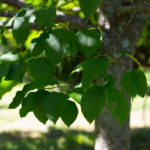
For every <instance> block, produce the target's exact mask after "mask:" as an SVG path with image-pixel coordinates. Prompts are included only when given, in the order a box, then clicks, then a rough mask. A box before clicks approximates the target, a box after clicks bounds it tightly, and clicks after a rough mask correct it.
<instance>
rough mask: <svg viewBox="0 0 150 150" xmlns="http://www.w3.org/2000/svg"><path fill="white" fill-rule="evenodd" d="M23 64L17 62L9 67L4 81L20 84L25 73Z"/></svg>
mask: <svg viewBox="0 0 150 150" xmlns="http://www.w3.org/2000/svg"><path fill="white" fill-rule="evenodd" d="M26 66H27V65H26V64H25V62H23V61H21V62H17V63H14V64H11V65H10V69H9V72H8V74H7V76H6V80H14V81H17V82H22V80H23V77H24V74H25V71H26Z"/></svg>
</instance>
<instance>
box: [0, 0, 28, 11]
mask: <svg viewBox="0 0 150 150" xmlns="http://www.w3.org/2000/svg"><path fill="white" fill-rule="evenodd" d="M0 2H1V3H6V4H8V5H11V6H13V7H16V8H18V9H20V8H22V7H23V6H25V5H26V3H24V2H21V1H20V0H0Z"/></svg>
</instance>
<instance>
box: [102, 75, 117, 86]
mask: <svg viewBox="0 0 150 150" xmlns="http://www.w3.org/2000/svg"><path fill="white" fill-rule="evenodd" d="M104 80H105V81H106V82H107V83H106V84H105V89H111V88H112V87H114V86H115V80H114V78H113V76H112V75H107V76H106V77H105V78H104Z"/></svg>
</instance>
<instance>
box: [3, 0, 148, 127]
mask: <svg viewBox="0 0 150 150" xmlns="http://www.w3.org/2000/svg"><path fill="white" fill-rule="evenodd" d="M64 3H65V4H66V5H67V4H72V5H73V6H75V5H79V6H80V8H81V11H80V13H82V14H84V15H82V17H85V18H86V19H87V20H89V19H90V18H92V15H93V14H94V13H96V11H95V10H96V8H97V7H98V6H99V4H100V0H93V1H91V0H88V1H86V2H85V1H84V0H80V1H79V4H75V3H74V2H72V1H70V2H64ZM46 4H47V3H46ZM65 7H66V6H65V5H62V6H61V5H60V3H59V1H51V3H50V5H44V6H43V7H40V8H39V7H36V5H35V7H33V6H32V5H27V6H26V7H23V8H22V9H21V10H20V11H19V12H18V13H17V14H16V15H15V16H14V17H13V18H12V19H11V20H10V21H8V22H7V23H6V24H5V25H4V27H3V28H2V29H3V30H2V32H1V35H2V36H3V35H4V34H5V32H6V30H7V29H5V28H7V27H8V25H9V26H13V29H12V35H13V39H14V40H15V42H16V47H17V48H18V50H16V51H13V52H12V51H11V50H10V51H9V52H8V53H5V54H3V55H1V56H0V79H2V78H3V79H4V81H9V80H14V81H15V82H17V83H19V82H24V81H25V80H24V79H25V78H29V83H26V85H25V86H24V88H23V90H22V91H18V92H17V93H16V96H15V97H14V99H13V101H12V103H11V104H10V106H9V108H12V109H13V108H16V107H18V106H19V105H20V104H21V106H22V107H21V109H20V116H21V117H25V116H26V115H27V114H28V112H30V111H33V113H34V115H35V116H36V117H37V119H38V120H39V121H41V122H42V123H46V122H47V120H48V119H49V120H51V121H53V123H56V122H57V120H58V119H59V118H61V119H62V120H63V121H64V123H65V124H66V125H67V126H70V125H71V124H72V123H73V122H74V121H75V120H76V117H77V114H78V108H77V106H76V102H78V103H79V104H80V106H81V110H82V113H83V114H84V117H85V118H86V120H87V121H88V122H90V123H91V122H92V121H93V120H94V119H95V117H96V116H97V115H99V114H100V112H102V110H103V108H104V107H105V104H106V103H108V108H109V109H110V112H111V113H112V115H113V116H114V117H115V118H116V119H118V122H119V124H120V125H122V124H123V123H124V122H125V121H126V118H127V116H128V112H129V108H128V103H127V100H126V97H125V96H124V94H128V95H129V96H131V97H135V96H136V95H140V96H142V97H144V95H145V93H146V88H147V83H146V77H145V75H144V73H143V72H142V71H140V70H139V69H137V70H130V71H128V72H126V73H125V74H124V75H123V76H122V78H121V81H120V83H121V86H122V89H116V87H115V80H114V79H113V75H111V74H109V73H108V69H109V66H110V64H111V63H112V61H113V60H115V61H117V59H115V58H111V57H110V56H107V55H104V54H103V51H102V41H101V36H102V32H101V33H99V31H97V30H96V29H95V28H94V29H77V28H75V27H74V28H73V27H70V26H69V25H68V24H67V23H66V24H61V23H60V24H56V23H55V19H56V12H57V11H58V10H59V9H60V8H65ZM68 7H69V6H68ZM64 10H65V9H64ZM64 12H65V11H64ZM35 22H36V24H35ZM34 25H37V30H40V31H39V32H38V36H36V37H34V36H33V37H32V31H31V27H33V26H34ZM72 28H73V30H72V31H70V30H71V29H72ZM4 29H5V30H4ZM100 31H101V29H100ZM29 37H30V38H31V37H32V38H31V40H30V42H29V43H30V46H29V48H28V47H26V42H27V41H28V39H29ZM21 49H22V50H21ZM124 54H125V55H126V54H127V53H125V52H124ZM120 55H122V52H121V53H120ZM128 55H129V54H128ZM76 56H80V57H82V58H83V59H82V62H81V63H79V64H78V65H77V66H76V67H75V68H74V69H73V70H72V71H71V72H72V73H71V72H70V76H71V75H72V74H73V73H75V75H78V74H82V77H81V79H80V81H79V83H80V84H79V85H78V83H77V82H76V78H74V82H73V83H70V84H69V85H67V86H62V85H61V83H60V82H59V81H57V77H56V71H57V69H58V68H59V67H60V66H61V65H62V63H63V60H64V59H68V60H69V58H74V57H76ZM131 58H132V59H134V58H133V57H131ZM80 72H81V73H80ZM57 89H60V90H57ZM61 89H66V90H61ZM33 90H34V91H33ZM3 94H4V93H3Z"/></svg>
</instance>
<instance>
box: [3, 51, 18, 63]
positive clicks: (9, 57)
mask: <svg viewBox="0 0 150 150" xmlns="http://www.w3.org/2000/svg"><path fill="white" fill-rule="evenodd" d="M19 59H20V56H19V55H18V54H16V53H13V52H8V53H6V54H3V55H1V56H0V63H2V64H8V63H14V62H16V61H18V60H19Z"/></svg>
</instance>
